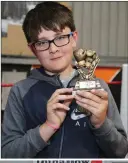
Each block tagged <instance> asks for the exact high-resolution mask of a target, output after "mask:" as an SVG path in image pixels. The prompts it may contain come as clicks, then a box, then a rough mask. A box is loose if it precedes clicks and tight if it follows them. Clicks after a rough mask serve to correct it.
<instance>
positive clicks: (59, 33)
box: [39, 32, 63, 40]
mask: <svg viewBox="0 0 128 163" xmlns="http://www.w3.org/2000/svg"><path fill="white" fill-rule="evenodd" d="M61 34H63V33H62V32H58V33H56V34H55V35H54V37H56V36H59V35H61ZM39 40H49V38H48V37H40V38H39Z"/></svg>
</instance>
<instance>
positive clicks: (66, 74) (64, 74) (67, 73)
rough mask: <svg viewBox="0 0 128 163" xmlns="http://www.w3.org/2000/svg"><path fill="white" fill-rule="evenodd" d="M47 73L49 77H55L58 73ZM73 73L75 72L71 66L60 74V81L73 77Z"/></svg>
mask: <svg viewBox="0 0 128 163" xmlns="http://www.w3.org/2000/svg"><path fill="white" fill-rule="evenodd" d="M45 72H46V73H47V74H48V75H54V74H56V73H53V72H49V71H47V70H45ZM72 72H73V68H72V66H69V67H68V68H67V69H65V70H64V71H62V72H60V73H59V74H60V79H63V80H64V79H67V78H69V77H70V76H71V74H72Z"/></svg>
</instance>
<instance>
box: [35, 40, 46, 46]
mask: <svg viewBox="0 0 128 163" xmlns="http://www.w3.org/2000/svg"><path fill="white" fill-rule="evenodd" d="M47 43H48V42H47V41H39V42H37V43H35V46H43V45H45V44H47Z"/></svg>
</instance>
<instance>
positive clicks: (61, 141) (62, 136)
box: [57, 75, 77, 158]
mask: <svg viewBox="0 0 128 163" xmlns="http://www.w3.org/2000/svg"><path fill="white" fill-rule="evenodd" d="M76 76H77V75H75V76H74V77H73V78H72V79H71V80H70V82H69V83H68V85H67V88H68V87H69V85H70V83H71V82H72V80H73V79H75V77H76ZM57 81H58V82H59V84H60V86H61V87H62V88H64V86H63V84H62V83H61V81H60V78H59V75H57ZM63 141H64V124H63V126H62V134H61V140H60V148H59V158H61V156H62V148H63Z"/></svg>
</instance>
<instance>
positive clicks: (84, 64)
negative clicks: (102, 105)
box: [72, 49, 102, 115]
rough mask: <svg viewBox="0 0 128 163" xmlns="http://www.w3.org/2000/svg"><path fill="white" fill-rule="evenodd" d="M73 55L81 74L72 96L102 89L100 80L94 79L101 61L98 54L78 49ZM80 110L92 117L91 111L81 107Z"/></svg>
mask: <svg viewBox="0 0 128 163" xmlns="http://www.w3.org/2000/svg"><path fill="white" fill-rule="evenodd" d="M73 55H74V58H75V60H76V64H75V66H76V68H77V71H78V73H79V79H78V81H77V82H76V84H75V88H74V90H73V92H72V94H75V93H76V91H77V90H85V91H90V90H91V89H102V88H101V85H100V82H99V80H98V79H96V78H95V77H94V71H95V69H96V67H97V65H98V63H99V61H100V59H99V57H98V55H97V54H96V52H95V51H93V50H83V49H77V50H75V51H74V53H73ZM78 110H79V111H80V112H84V114H86V115H91V113H90V112H89V111H87V110H86V109H84V108H82V107H80V106H78Z"/></svg>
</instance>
